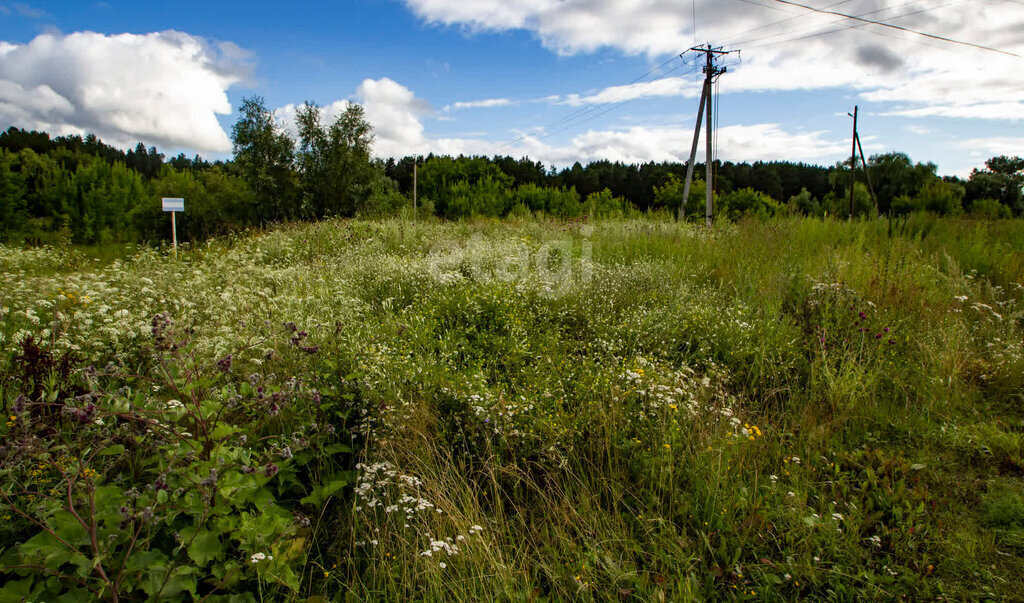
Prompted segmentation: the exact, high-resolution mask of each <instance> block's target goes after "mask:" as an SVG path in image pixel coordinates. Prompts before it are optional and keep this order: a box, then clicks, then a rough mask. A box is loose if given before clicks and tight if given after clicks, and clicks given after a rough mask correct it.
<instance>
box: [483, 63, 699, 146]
mask: <svg viewBox="0 0 1024 603" xmlns="http://www.w3.org/2000/svg"><path fill="white" fill-rule="evenodd" d="M683 54H686V53H683ZM683 54H680V55H676V56H673V57H672V58H670V59H668V60H667V61H665V62H664V63H662V64H660V65H658V66H657V67H655V68H653V69H651V70H650V71H648V72H647V73H645V74H643V75H641V76H638V77H636V78H634V79H633V80H631V81H630V82H628V83H626V84H621V86H630V85H633V84H636V83H638V82H640V81H641V80H643V79H644V78H646V77H647V76H649V75H651V74H652V73H655V72H657V71H659V70H661V69H662V68H663V67H665V66H666V65H668V64H669V63H671V62H673V61H675V60H676V59H679V58H681V57H682V56H683ZM686 65H688V63H687V62H685V61H684V62H682V63H680V64H679V65H677V66H675V67H673V68H672V69H670V70H668V71H666V72H664V73H663V74H662V75H668V74H669V73H672V72H674V71H676V70H678V69H679V68H681V67H685V66H686ZM685 75H689V73H686V74H684V75H683V76H680V77H685ZM657 81H660V80H649V81H647V82H644V83H654V82H657ZM633 100H636V99H626V100H624V101H620V102H618V103H615V104H614V105H613V106H612V107H611V108H609V109H607V110H605V111H599V112H597V113H594V111H595V110H596V108H597V105H599V104H603V103H599V102H598V101H591V102H589V103H587V104H585V105H583V106H582V107H579V108H578V109H576V110H575V111H573V112H571V113H569V114H568V115H565V116H563V117H561V118H559V119H556V120H555V121H553V122H551V123H549V124H547V125H544V126H541V127H540V130H541V131H547V130H550V128H552V127H554V126H557V125H559V124H562V123H564V122H567V121H574V120H576V119H577V118H578V117H581V116H583V115H585V114H587V112H590V113H592V115H590V116H589V117H587V118H586V119H583V120H579V121H574V123H571V124H568V125H567V126H565V127H563V128H559V129H557V130H555V131H551V132H548V133H547V134H545V135H543V136H531V135H530V134H523V135H522V136H519V137H517V138H514V139H512V140H510V141H508V142H505V143H503V144H501V145H500V146H499V147H498V148H499V149H503V148H505V147H507V146H509V145H513V144H515V143H517V142H520V141H523V140H526V139H527V138H541V139H543V138H547V137H549V136H551V135H553V134H557V133H559V132H564V131H565V130H567V129H569V128H572V127H575V126H578V125H580V124H583V123H586V122H588V121H590V120H592V119H596V118H597V117H600V116H601V115H604V114H605V113H608V112H609V111H611V110H612V109H615V108H617V107H619V106H621V105H623V104H625V103H627V102H630V101H633Z"/></svg>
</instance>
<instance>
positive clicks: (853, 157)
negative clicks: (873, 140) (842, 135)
mask: <svg viewBox="0 0 1024 603" xmlns="http://www.w3.org/2000/svg"><path fill="white" fill-rule="evenodd" d="M859 109H860V107H859V106H854V108H853V113H847V115H849V116H850V117H852V118H853V143H852V149H851V151H850V219H851V220H852V219H853V187H854V184H855V183H856V177H857V151H860V164H861V166H862V167H863V168H864V179H865V180H867V183H868V192H869V193H871V201H872V202H873V203H874V204H875V211H876V212H877V211H878V197H876V196H875V187H873V186H871V172H870V171H868V160H867V159H865V158H864V147H863V146H861V144H860V134H859V133H858V132H857V115H858V114H859Z"/></svg>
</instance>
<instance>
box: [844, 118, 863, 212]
mask: <svg viewBox="0 0 1024 603" xmlns="http://www.w3.org/2000/svg"><path fill="white" fill-rule="evenodd" d="M859 109H860V107H859V106H856V105H855V106H854V107H853V115H850V114H849V113H847V115H850V117H852V118H853V140H852V141H851V142H850V219H851V220H852V219H853V185H854V184H855V183H856V178H857V112H858V110H859Z"/></svg>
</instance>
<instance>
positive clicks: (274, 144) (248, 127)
mask: <svg viewBox="0 0 1024 603" xmlns="http://www.w3.org/2000/svg"><path fill="white" fill-rule="evenodd" d="M240 113H241V115H240V116H239V118H238V121H237V122H235V125H234V126H233V127H232V128H231V138H232V141H233V142H234V151H235V163H236V165H237V166H238V170H239V172H240V173H241V174H242V177H243V178H244V179H245V181H246V182H247V183H248V184H249V186H250V187H251V188H252V191H253V193H254V194H255V196H256V201H257V203H258V205H259V214H260V215H259V217H260V221H261V222H263V221H266V220H283V219H288V218H294V217H297V215H298V204H297V195H296V187H295V176H294V172H293V164H294V157H295V143H294V142H293V141H292V139H291V138H289V137H288V135H287V134H286V133H285V132H284V131H283V130H282V129H281V128H279V127H278V126H277V124H276V123H275V122H274V115H273V114H272V113H271V112H270V110H269V109H267V106H266V104H265V103H264V101H263V99H262V98H261V97H259V96H254V97H252V98H246V99H243V100H242V106H241V109H240Z"/></svg>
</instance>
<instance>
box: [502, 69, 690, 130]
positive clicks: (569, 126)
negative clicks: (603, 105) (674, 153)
mask: <svg viewBox="0 0 1024 603" xmlns="http://www.w3.org/2000/svg"><path fill="white" fill-rule="evenodd" d="M684 65H685V63H684V64H682V65H679V66H677V67H674V68H673V69H670V70H669V71H666V72H665V74H666V75H667V74H669V73H672V72H673V71H676V70H677V69H679V68H680V67H683V66H684ZM696 72H697V68H696V67H693V68H692V71H688V72H686V73H684V74H682V75H680V76H679V77H686V76H687V75H690V74H691V73H696ZM662 79H666V78H661V79H657V80H651V81H650V83H654V82H659V81H661V80H662ZM639 98H642V97H634V98H627V99H625V100H621V101H619V102H617V103H613V104H612V106H610V107H608V108H607V109H605V110H604V111H599V112H597V113H593V114H592V115H590V116H588V117H586V118H585V119H581V120H578V121H574V122H573V123H570V124H567V125H565V126H563V127H561V128H558V129H556V130H552V131H549V132H547V133H545V134H543V135H541V136H532V137H531V136H529V135H525V136H522V137H520V138H519V139H518V140H524V139H526V138H535V139H537V140H543V139H545V138H549V137H551V136H554V135H555V134H558V133H560V132H565V131H566V130H570V129H572V128H575V127H577V126H581V125H583V124H585V123H587V122H589V121H593V120H595V119H597V118H598V117H601V116H602V115H604V114H606V113H609V112H611V111H614V110H615V109H618V108H619V107H622V106H623V105H625V104H627V103H631V102H633V101H635V100H638V99H639ZM503 146H504V145H503Z"/></svg>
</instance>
